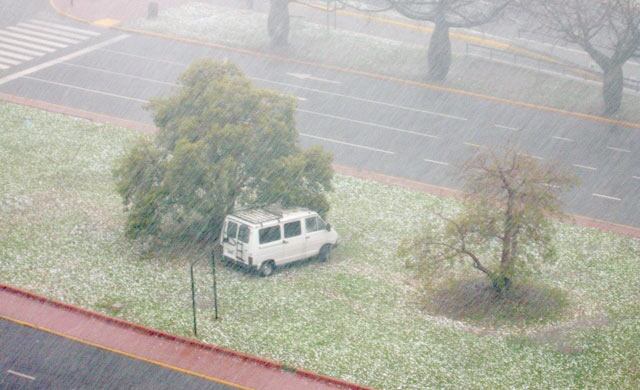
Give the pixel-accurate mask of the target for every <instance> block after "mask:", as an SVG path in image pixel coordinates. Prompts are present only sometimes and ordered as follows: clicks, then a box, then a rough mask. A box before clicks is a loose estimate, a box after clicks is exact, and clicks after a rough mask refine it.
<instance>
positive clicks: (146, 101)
mask: <svg viewBox="0 0 640 390" xmlns="http://www.w3.org/2000/svg"><path fill="white" fill-rule="evenodd" d="M22 78H23V79H27V80H34V81H38V82H41V83H45V84H51V85H57V86H59V87H65V88H71V89H77V90H78V91H84V92H91V93H96V94H98V95H105V96H111V97H116V98H119V99H125V100H133V101H134V102H139V103H144V104H146V103H149V101H148V100H144V99H138V98H134V97H131V96H124V95H118V94H116V93H111V92H105V91H99V90H97V89H90V88H83V87H78V86H77V85H72V84H66V83H58V82H56V81H50V80H45V79H41V78H38V77H31V76H23V77H22Z"/></svg>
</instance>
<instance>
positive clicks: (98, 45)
mask: <svg viewBox="0 0 640 390" xmlns="http://www.w3.org/2000/svg"><path fill="white" fill-rule="evenodd" d="M128 37H129V35H128V34H122V35H118V36H116V37H113V38H111V39H108V40H106V41H103V42H100V43H96V44H95V45H92V46H88V47H85V48H84V49H81V50H78V51H76V52H73V53H71V54H67V55H66V56H62V57H59V58H55V59H53V60H50V61H46V62H43V63H41V64H38V65H36V66H33V67H31V68H28V69H25V70H22V71H20V72H16V73H14V74H10V75H8V76H6V77H3V78H1V79H0V85H2V84H4V83H7V82H9V81H11V80H15V79H18V78H20V77H23V76H25V75H28V74H31V73H34V72H37V71H39V70H42V69H45V68H48V67H50V66H52V65H56V64H59V63H61V62H65V61H68V60H70V59H72V58H76V57H80V56H83V55H85V54H87V53H90V52H92V51H94V50H97V49H100V48H101V47H104V46H108V45H111V44H112V43H115V42H118V41H121V40H123V39H125V38H128Z"/></svg>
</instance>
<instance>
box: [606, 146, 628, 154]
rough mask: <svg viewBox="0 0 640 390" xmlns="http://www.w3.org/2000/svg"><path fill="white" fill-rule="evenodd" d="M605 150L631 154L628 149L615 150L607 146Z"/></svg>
mask: <svg viewBox="0 0 640 390" xmlns="http://www.w3.org/2000/svg"><path fill="white" fill-rule="evenodd" d="M607 149H609V150H613V151H615V152H622V153H631V151H630V150H629V149H622V148H616V147H615V146H607Z"/></svg>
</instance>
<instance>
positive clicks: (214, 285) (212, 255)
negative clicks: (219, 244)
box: [211, 249, 218, 320]
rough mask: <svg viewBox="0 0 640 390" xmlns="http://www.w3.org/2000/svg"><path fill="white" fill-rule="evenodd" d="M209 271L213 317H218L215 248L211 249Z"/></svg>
mask: <svg viewBox="0 0 640 390" xmlns="http://www.w3.org/2000/svg"><path fill="white" fill-rule="evenodd" d="M211 273H212V274H213V309H214V311H215V319H216V320H217V319H218V289H217V285H216V253H215V249H212V250H211Z"/></svg>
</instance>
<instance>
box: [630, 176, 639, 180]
mask: <svg viewBox="0 0 640 390" xmlns="http://www.w3.org/2000/svg"><path fill="white" fill-rule="evenodd" d="M631 177H632V178H634V179H637V180H640V176H631Z"/></svg>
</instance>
